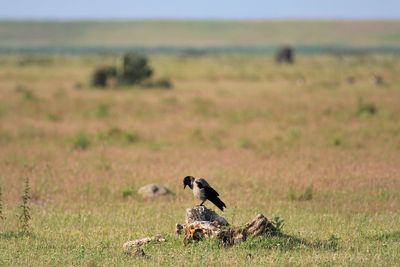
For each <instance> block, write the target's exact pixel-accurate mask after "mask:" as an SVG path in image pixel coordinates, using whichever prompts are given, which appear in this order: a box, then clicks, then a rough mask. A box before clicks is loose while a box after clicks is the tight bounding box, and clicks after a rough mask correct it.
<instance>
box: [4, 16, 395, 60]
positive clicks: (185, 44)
mask: <svg viewBox="0 0 400 267" xmlns="http://www.w3.org/2000/svg"><path fill="white" fill-rule="evenodd" d="M0 40H1V41H0V52H3V51H20V50H21V51H39V52H51V51H58V52H67V53H69V52H72V53H74V52H75V53H76V52H90V51H93V52H96V51H97V52H99V51H121V49H122V50H126V49H127V48H130V49H132V48H135V49H139V48H142V49H143V50H144V51H155V52H157V51H162V52H166V51H170V52H176V51H177V50H186V49H188V50H193V49H203V50H206V51H207V50H210V51H213V50H214V49H217V50H218V51H222V52H223V51H232V50H233V51H235V52H240V51H246V52H252V51H253V52H254V51H255V52H257V51H258V52H260V51H261V52H266V53H271V52H272V51H274V49H275V47H276V46H278V45H282V44H291V45H293V46H295V47H296V48H298V50H303V51H304V52H313V51H319V50H323V51H325V52H326V51H332V50H340V49H341V47H347V48H356V49H361V50H362V49H371V48H373V50H379V51H385V49H386V50H389V51H395V52H397V53H398V52H399V48H398V47H399V45H400V20H383V21H368V20H364V21H362V20H360V21H345V20H342V21H335V20H333V21H330V20H322V21H280V20H253V21H229V20H227V21H224V20H220V21H218V20H210V21H201V20H186V21H185V20H176V21H173V20H172V21H170V20H165V21H163V20H147V21H146V20H143V21H140V20H138V21H129V20H127V21H1V20H0ZM302 47H303V48H302ZM305 47H308V48H307V49H305Z"/></svg>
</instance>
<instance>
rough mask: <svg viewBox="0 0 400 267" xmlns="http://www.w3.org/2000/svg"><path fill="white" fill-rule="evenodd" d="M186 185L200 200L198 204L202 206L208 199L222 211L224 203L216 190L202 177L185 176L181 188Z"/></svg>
mask: <svg viewBox="0 0 400 267" xmlns="http://www.w3.org/2000/svg"><path fill="white" fill-rule="evenodd" d="M186 186H189V187H190V189H192V191H193V195H194V196H195V197H196V198H198V199H199V200H201V201H202V202H201V204H200V206H203V204H204V202H206V200H209V201H211V202H212V203H213V204H214V205H215V206H217V207H218V208H219V209H220V210H222V211H224V208H226V205H225V203H224V202H222V200H221V199H220V198H219V197H218V196H219V194H218V192H217V191H215V190H214V188H212V187H211V186H210V185H209V184H208V183H207V181H206V180H205V179H204V178H195V177H193V176H186V177H185V178H183V188H184V189H185V188H186Z"/></svg>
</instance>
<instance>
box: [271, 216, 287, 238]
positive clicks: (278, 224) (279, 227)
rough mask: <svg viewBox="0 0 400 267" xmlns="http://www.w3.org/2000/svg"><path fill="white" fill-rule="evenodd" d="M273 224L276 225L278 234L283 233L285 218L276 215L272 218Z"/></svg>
mask: <svg viewBox="0 0 400 267" xmlns="http://www.w3.org/2000/svg"><path fill="white" fill-rule="evenodd" d="M272 224H273V225H274V226H275V229H276V234H281V233H282V232H283V226H285V220H284V219H282V218H281V217H279V216H275V217H274V218H273V219H272Z"/></svg>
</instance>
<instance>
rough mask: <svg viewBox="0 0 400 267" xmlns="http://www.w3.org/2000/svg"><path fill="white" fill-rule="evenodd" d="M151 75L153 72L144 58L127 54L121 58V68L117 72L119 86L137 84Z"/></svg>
mask: <svg viewBox="0 0 400 267" xmlns="http://www.w3.org/2000/svg"><path fill="white" fill-rule="evenodd" d="M152 75H153V70H152V69H151V68H150V66H149V65H148V60H147V58H146V57H144V56H141V55H138V54H135V53H127V54H125V55H124V56H123V57H122V66H121V69H119V70H118V82H119V83H120V84H129V85H132V84H138V83H140V82H142V81H143V80H145V79H148V78H150V77H151V76H152Z"/></svg>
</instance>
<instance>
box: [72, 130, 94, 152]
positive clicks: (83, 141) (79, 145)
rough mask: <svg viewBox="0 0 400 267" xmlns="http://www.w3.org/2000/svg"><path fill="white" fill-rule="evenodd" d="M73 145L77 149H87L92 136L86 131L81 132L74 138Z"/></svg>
mask: <svg viewBox="0 0 400 267" xmlns="http://www.w3.org/2000/svg"><path fill="white" fill-rule="evenodd" d="M73 145H74V148H75V149H86V148H88V147H89V145H90V138H89V137H88V135H87V134H86V133H84V132H79V133H78V134H77V135H76V136H75V138H74V140H73Z"/></svg>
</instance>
